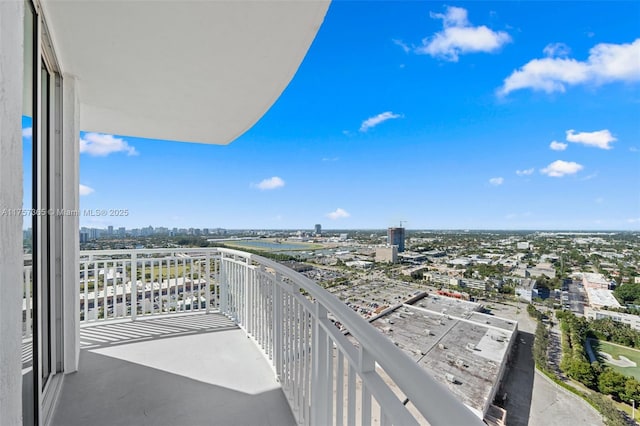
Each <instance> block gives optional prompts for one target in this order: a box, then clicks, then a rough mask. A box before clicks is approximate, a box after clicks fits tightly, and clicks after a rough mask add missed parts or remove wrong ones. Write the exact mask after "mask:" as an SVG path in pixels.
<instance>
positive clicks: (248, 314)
mask: <svg viewBox="0 0 640 426" xmlns="http://www.w3.org/2000/svg"><path fill="white" fill-rule="evenodd" d="M245 261H246V262H245V267H244V315H243V317H244V322H245V324H244V327H245V329H246V330H247V331H248V332H249V334H252V335H253V334H254V330H253V327H252V322H251V319H252V318H253V315H252V312H253V309H252V305H251V302H252V300H251V296H250V295H249V292H250V291H251V289H252V288H251V282H250V281H251V270H250V269H251V268H249V265H250V263H251V260H250V259H249V258H248V257H247V258H246V259H245Z"/></svg>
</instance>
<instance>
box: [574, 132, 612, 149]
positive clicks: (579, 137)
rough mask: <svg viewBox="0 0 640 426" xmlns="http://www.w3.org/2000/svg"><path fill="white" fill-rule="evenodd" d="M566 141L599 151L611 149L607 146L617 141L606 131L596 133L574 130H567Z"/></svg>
mask: <svg viewBox="0 0 640 426" xmlns="http://www.w3.org/2000/svg"><path fill="white" fill-rule="evenodd" d="M567 140H568V141H569V142H574V143H581V144H583V145H588V146H595V147H596V148H601V149H611V148H612V146H610V145H609V144H610V143H612V142H615V141H617V139H616V138H615V137H614V136H613V135H612V134H611V132H610V131H609V130H607V129H603V130H598V131H597V132H580V133H576V131H575V130H573V129H571V130H567Z"/></svg>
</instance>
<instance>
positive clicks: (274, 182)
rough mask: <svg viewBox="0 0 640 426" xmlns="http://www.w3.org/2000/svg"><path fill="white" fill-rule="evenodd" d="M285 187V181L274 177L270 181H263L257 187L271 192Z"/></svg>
mask: <svg viewBox="0 0 640 426" xmlns="http://www.w3.org/2000/svg"><path fill="white" fill-rule="evenodd" d="M283 186H284V180H282V178H279V177H278V176H273V177H270V178H268V179H263V180H262V181H261V182H260V183H259V184H257V185H256V187H257V188H258V189H262V190H263V191H265V190H270V189H276V188H282V187H283Z"/></svg>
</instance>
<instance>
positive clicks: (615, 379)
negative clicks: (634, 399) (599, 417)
mask: <svg viewBox="0 0 640 426" xmlns="http://www.w3.org/2000/svg"><path fill="white" fill-rule="evenodd" d="M626 384H627V378H626V377H625V376H623V375H622V374H620V373H618V372H617V371H614V370H613V369H611V368H605V370H604V371H603V372H602V374H600V377H598V389H599V390H600V392H601V393H603V394H605V395H612V396H613V397H614V398H616V399H620V395H623V394H624V393H625V386H626Z"/></svg>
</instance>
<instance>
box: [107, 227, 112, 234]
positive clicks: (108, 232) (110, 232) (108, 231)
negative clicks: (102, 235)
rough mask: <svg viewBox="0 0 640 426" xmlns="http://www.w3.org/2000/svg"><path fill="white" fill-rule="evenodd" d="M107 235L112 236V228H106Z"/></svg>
mask: <svg viewBox="0 0 640 426" xmlns="http://www.w3.org/2000/svg"><path fill="white" fill-rule="evenodd" d="M107 235H109V236H111V235H113V226H111V225H109V227H108V228H107Z"/></svg>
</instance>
